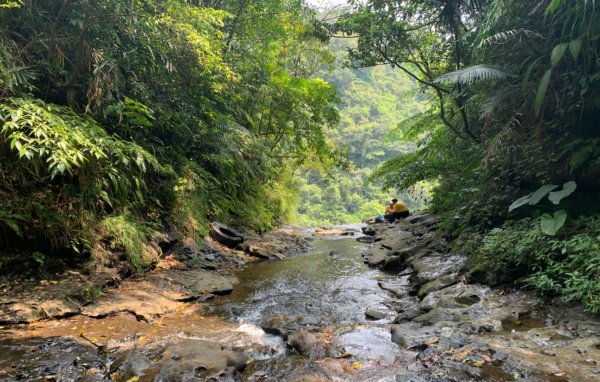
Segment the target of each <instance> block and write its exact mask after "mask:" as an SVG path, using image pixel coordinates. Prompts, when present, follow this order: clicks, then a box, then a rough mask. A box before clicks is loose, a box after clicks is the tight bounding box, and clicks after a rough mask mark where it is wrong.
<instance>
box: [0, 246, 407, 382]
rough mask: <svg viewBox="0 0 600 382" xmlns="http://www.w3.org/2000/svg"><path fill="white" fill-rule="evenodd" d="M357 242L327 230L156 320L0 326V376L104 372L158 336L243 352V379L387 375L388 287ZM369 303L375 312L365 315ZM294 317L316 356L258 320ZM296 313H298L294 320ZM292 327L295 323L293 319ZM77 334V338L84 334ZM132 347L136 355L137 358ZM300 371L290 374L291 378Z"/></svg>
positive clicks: (154, 343)
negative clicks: (318, 350) (227, 290)
mask: <svg viewBox="0 0 600 382" xmlns="http://www.w3.org/2000/svg"><path fill="white" fill-rule="evenodd" d="M366 246H367V245H366V244H362V243H360V242H357V241H356V240H355V237H326V238H318V239H316V240H315V241H314V242H313V249H312V250H311V251H310V252H309V253H307V254H304V255H298V256H294V257H289V258H286V259H284V260H281V261H261V262H252V263H249V264H247V265H246V266H245V267H244V269H243V270H241V271H240V272H239V274H238V275H237V277H238V279H239V280H240V283H239V284H238V285H237V286H236V287H235V289H234V291H233V293H232V294H230V295H227V296H222V297H219V298H217V299H215V300H212V301H211V302H209V303H208V304H194V303H191V304H186V305H182V307H181V309H178V311H177V312H175V313H172V314H168V315H166V316H165V317H163V318H162V319H161V320H160V321H159V322H155V323H151V324H150V323H146V322H139V321H137V320H136V319H135V318H134V317H133V316H131V315H129V314H125V313H124V314H121V315H116V316H112V317H106V318H103V319H91V318H87V317H83V316H76V317H72V318H69V319H63V320H56V321H45V322H40V323H36V324H30V325H26V326H17V327H10V328H3V329H4V330H2V331H0V335H1V337H0V354H1V356H0V381H14V380H28V381H30V380H31V381H67V380H90V381H92V380H105V378H114V379H118V378H116V377H117V376H118V373H121V372H122V368H121V369H120V367H121V365H122V364H123V362H124V359H125V360H126V361H127V362H128V363H129V364H132V365H133V366H131V365H130V366H128V367H129V368H130V369H131V368H133V369H136V368H137V370H140V369H141V370H146V371H145V372H144V373H145V376H144V377H142V378H140V379H139V381H145V380H148V381H150V380H153V379H154V378H155V377H154V376H155V375H156V372H157V371H156V370H155V369H153V368H152V367H150V366H151V365H148V364H147V363H148V362H146V361H147V360H153V357H156V356H157V355H158V354H159V353H160V352H159V351H158V350H157V349H161V347H164V346H165V345H166V344H169V343H172V342H177V341H182V340H198V341H200V340H209V341H214V342H218V343H220V344H222V345H223V346H224V347H225V348H228V349H232V350H236V351H243V352H244V354H245V355H246V356H247V357H248V362H247V363H248V367H247V368H246V370H245V371H244V373H243V378H244V380H249V381H252V380H262V381H284V380H294V379H295V378H296V379H297V380H304V377H302V376H306V375H309V374H314V375H318V374H323V373H326V374H328V375H329V376H330V377H331V376H333V378H334V379H337V380H340V381H341V380H356V381H366V380H377V381H380V380H388V379H386V375H389V376H390V379H389V380H393V379H391V378H392V377H391V376H392V375H393V368H394V366H393V365H394V363H395V362H397V361H398V359H399V357H401V356H402V353H401V350H400V349H399V347H398V346H397V345H396V344H394V343H392V342H391V340H390V334H389V329H386V328H385V324H388V325H389V323H390V322H391V320H392V319H393V317H394V314H393V311H392V310H391V309H389V308H388V307H387V306H386V305H385V303H386V299H387V298H389V295H388V292H386V291H383V290H382V289H381V288H380V287H379V286H378V281H379V280H381V279H385V278H386V277H387V276H386V275H385V274H383V273H381V272H380V271H378V270H374V269H369V268H368V267H367V266H366V265H365V264H363V261H362V257H361V252H362V251H363V250H365V248H366ZM368 309H372V310H376V311H378V312H379V313H380V314H381V315H382V316H383V318H381V319H379V320H377V321H370V320H368V319H367V318H366V317H365V311H366V310H368ZM292 318H293V319H296V320H300V321H301V323H300V324H299V325H301V326H302V325H304V324H305V323H307V324H306V325H307V328H308V327H310V328H312V329H313V331H314V332H317V333H319V336H320V337H319V338H320V340H321V339H323V341H324V342H326V343H327V345H328V347H329V348H330V349H333V350H331V351H330V353H329V354H328V356H327V357H326V359H325V360H323V359H321V360H318V359H315V358H311V357H310V356H309V357H306V356H301V355H298V354H297V353H296V352H295V351H294V350H292V349H290V348H289V347H288V346H287V345H286V344H285V342H284V339H282V338H281V337H280V336H276V335H272V334H267V333H265V332H264V331H263V330H262V329H261V326H264V323H265V322H266V321H268V320H269V319H276V320H277V319H279V320H283V321H289V322H291V321H292ZM300 321H299V322H300ZM296 329H298V328H296ZM83 337H85V339H83ZM138 353H139V355H141V356H142V357H140V361H139V362H138V364H136V362H137V361H136V357H133V356H132V354H138ZM298 378H299V379H298Z"/></svg>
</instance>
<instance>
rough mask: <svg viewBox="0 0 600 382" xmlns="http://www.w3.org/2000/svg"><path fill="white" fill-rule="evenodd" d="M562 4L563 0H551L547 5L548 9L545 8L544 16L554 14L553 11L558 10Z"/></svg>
mask: <svg viewBox="0 0 600 382" xmlns="http://www.w3.org/2000/svg"><path fill="white" fill-rule="evenodd" d="M562 2H563V0H552V1H551V2H550V4H548V7H546V14H547V15H549V14H551V13H554V11H556V9H558V7H559V6H560V5H561V4H562Z"/></svg>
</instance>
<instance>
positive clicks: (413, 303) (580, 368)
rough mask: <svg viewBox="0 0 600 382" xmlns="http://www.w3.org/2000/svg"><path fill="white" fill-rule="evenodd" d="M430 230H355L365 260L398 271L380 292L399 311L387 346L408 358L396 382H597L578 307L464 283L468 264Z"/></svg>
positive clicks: (591, 336)
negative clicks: (368, 239) (362, 240)
mask: <svg viewBox="0 0 600 382" xmlns="http://www.w3.org/2000/svg"><path fill="white" fill-rule="evenodd" d="M437 223H438V221H437V218H436V217H435V216H432V215H417V216H413V217H410V218H408V219H406V220H404V221H401V222H398V223H397V224H392V225H372V226H369V227H366V228H365V229H364V231H365V233H367V234H370V235H372V236H373V238H374V243H373V244H372V245H371V248H369V250H368V251H367V252H366V253H365V256H364V259H365V262H366V263H367V264H369V265H370V266H373V267H380V268H382V269H384V270H388V271H391V272H398V274H397V275H396V276H394V277H392V278H390V279H388V280H386V281H381V282H380V286H381V287H382V288H383V289H386V290H388V291H391V292H392V293H393V294H394V298H392V299H390V300H389V305H390V307H392V308H393V309H394V310H395V311H397V313H398V314H397V316H396V318H395V319H394V323H393V324H392V325H391V326H390V332H391V339H392V341H393V342H395V343H396V344H398V346H400V347H401V348H402V349H405V351H406V352H409V353H410V354H411V357H412V361H411V362H409V363H408V364H405V365H402V366H401V367H400V369H401V370H403V371H402V373H400V375H402V376H403V377H402V378H409V379H410V378H413V377H412V376H414V375H420V376H421V377H419V378H421V379H419V378H416V379H412V380H440V381H466V380H471V379H477V380H527V381H596V380H598V379H600V321H598V320H597V318H596V317H594V316H593V315H591V314H589V313H586V312H584V311H583V309H582V308H581V307H579V306H566V305H555V306H552V305H546V306H543V307H542V306H540V301H539V300H538V299H537V298H536V297H535V296H534V295H532V294H530V293H528V292H525V291H518V290H514V289H491V288H490V287H489V286H485V285H480V284H471V283H469V279H468V274H467V269H466V267H465V265H466V262H467V258H466V257H465V256H463V255H461V254H460V253H454V252H452V251H451V250H450V249H449V247H448V245H447V242H446V241H445V239H444V238H443V235H441V234H436V230H437ZM409 358H410V357H409ZM424 375H427V376H428V377H427V378H425V379H423V378H422V377H423V376H424ZM403 380H407V379H403Z"/></svg>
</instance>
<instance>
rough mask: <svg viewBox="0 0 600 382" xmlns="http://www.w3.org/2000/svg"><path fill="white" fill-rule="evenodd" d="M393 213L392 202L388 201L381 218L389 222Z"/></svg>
mask: <svg viewBox="0 0 600 382" xmlns="http://www.w3.org/2000/svg"><path fill="white" fill-rule="evenodd" d="M393 214H394V203H392V202H389V203H388V204H387V206H385V213H384V214H383V219H384V220H385V221H386V222H388V223H389V222H390V219H391V218H392V215H393Z"/></svg>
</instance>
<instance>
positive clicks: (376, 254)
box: [364, 245, 391, 267]
mask: <svg viewBox="0 0 600 382" xmlns="http://www.w3.org/2000/svg"><path fill="white" fill-rule="evenodd" d="M390 253H391V252H390V250H389V249H386V248H384V247H382V246H381V245H376V246H373V247H371V248H369V249H368V250H367V251H366V252H365V254H364V258H365V263H367V264H369V266H371V267H377V266H379V265H381V264H383V263H384V262H385V259H386V258H387V256H388V255H389V254H390Z"/></svg>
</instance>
